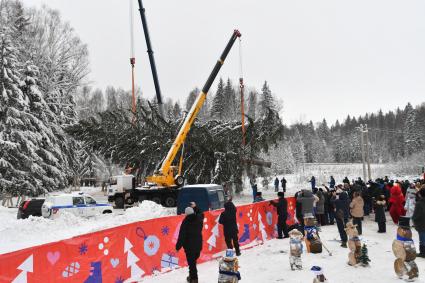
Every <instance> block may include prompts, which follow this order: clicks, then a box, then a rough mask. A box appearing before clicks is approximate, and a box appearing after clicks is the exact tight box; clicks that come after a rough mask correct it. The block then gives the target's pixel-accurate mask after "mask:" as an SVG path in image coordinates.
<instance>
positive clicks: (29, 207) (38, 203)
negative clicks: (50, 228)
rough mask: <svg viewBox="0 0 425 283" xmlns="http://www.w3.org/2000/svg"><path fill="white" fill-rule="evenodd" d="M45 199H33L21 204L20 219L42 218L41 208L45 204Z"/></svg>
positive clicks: (18, 216) (19, 209)
mask: <svg viewBox="0 0 425 283" xmlns="http://www.w3.org/2000/svg"><path fill="white" fill-rule="evenodd" d="M44 200H45V199H44V198H33V199H28V200H26V201H23V202H21V204H20V205H19V208H18V215H17V218H18V219H26V218H28V217H29V216H30V215H32V216H41V207H42V206H43V203H44Z"/></svg>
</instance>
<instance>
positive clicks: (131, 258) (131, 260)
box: [124, 238, 145, 279]
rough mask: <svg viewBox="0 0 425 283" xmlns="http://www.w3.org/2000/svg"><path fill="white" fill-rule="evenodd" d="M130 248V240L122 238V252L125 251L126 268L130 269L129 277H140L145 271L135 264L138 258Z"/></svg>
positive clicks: (131, 246)
mask: <svg viewBox="0 0 425 283" xmlns="http://www.w3.org/2000/svg"><path fill="white" fill-rule="evenodd" d="M132 248H133V245H132V244H131V242H130V241H129V240H128V239H127V238H124V253H127V268H130V270H131V278H132V279H136V278H141V277H142V276H143V274H145V272H144V271H143V270H142V269H141V268H140V267H139V266H138V265H137V262H138V261H139V260H140V259H139V258H138V257H137V256H136V255H135V254H134V253H133V252H132V251H131V249H132Z"/></svg>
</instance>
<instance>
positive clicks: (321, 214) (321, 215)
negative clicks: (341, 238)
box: [316, 188, 326, 226]
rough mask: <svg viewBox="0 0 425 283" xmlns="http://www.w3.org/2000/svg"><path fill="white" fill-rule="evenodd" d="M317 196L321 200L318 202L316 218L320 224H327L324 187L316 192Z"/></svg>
mask: <svg viewBox="0 0 425 283" xmlns="http://www.w3.org/2000/svg"><path fill="white" fill-rule="evenodd" d="M316 196H317V197H318V199H319V201H318V202H317V203H316V219H317V223H318V224H319V225H320V226H323V225H326V221H325V201H326V199H325V195H324V193H323V189H322V188H320V189H319V190H318V191H317V192H316Z"/></svg>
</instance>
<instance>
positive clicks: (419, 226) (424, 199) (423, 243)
mask: <svg viewBox="0 0 425 283" xmlns="http://www.w3.org/2000/svg"><path fill="white" fill-rule="evenodd" d="M418 197H419V200H418V201H417V202H416V206H415V210H414V212H413V216H412V220H413V224H414V225H415V229H416V231H418V234H419V251H420V252H419V254H418V256H419V257H424V258H425V190H424V189H422V190H420V191H419V192H418Z"/></svg>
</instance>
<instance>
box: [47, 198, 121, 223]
mask: <svg viewBox="0 0 425 283" xmlns="http://www.w3.org/2000/svg"><path fill="white" fill-rule="evenodd" d="M112 210H113V208H112V205H110V204H107V203H97V202H96V200H95V199H94V198H93V197H92V196H91V195H89V194H86V193H72V194H59V195H51V196H48V197H47V198H46V201H45V202H44V204H43V206H42V208H41V212H42V215H43V217H46V218H52V219H53V218H55V217H57V216H58V215H59V214H60V212H61V211H67V212H70V213H72V214H75V215H77V216H82V217H90V216H95V215H99V214H106V213H112Z"/></svg>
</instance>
